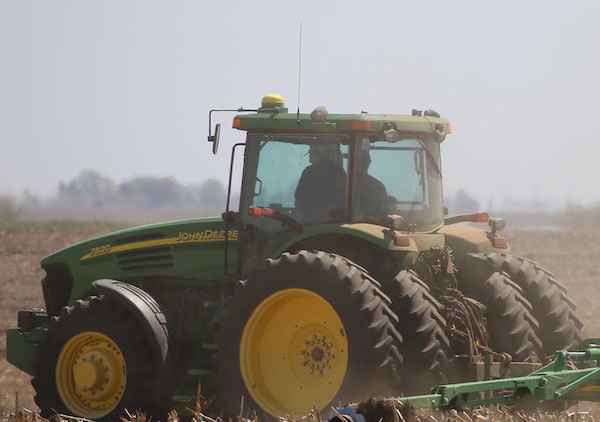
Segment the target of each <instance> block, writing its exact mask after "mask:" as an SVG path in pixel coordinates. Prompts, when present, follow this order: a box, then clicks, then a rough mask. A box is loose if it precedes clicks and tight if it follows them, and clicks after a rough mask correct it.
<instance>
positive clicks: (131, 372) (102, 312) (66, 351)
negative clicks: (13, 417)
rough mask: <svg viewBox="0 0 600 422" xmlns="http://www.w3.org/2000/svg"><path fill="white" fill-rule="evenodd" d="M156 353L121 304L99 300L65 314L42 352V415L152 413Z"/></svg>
mask: <svg viewBox="0 0 600 422" xmlns="http://www.w3.org/2000/svg"><path fill="white" fill-rule="evenodd" d="M154 366H155V365H154V361H153V358H152V352H151V347H150V345H149V343H148V340H147V338H146V337H145V335H144V334H143V331H142V329H141V327H140V326H139V324H138V323H137V322H136V321H135V320H134V319H133V317H132V316H131V315H130V314H129V313H128V312H127V311H125V309H123V307H122V306H121V305H119V304H118V303H117V302H115V301H113V300H111V299H109V298H107V297H97V296H93V297H90V298H88V299H86V300H80V301H78V302H77V303H76V304H75V305H73V306H70V307H65V308H63V310H62V312H61V315H60V316H59V317H58V318H57V319H56V320H55V321H53V323H52V324H51V325H50V327H49V328H48V331H47V333H46V334H45V335H44V339H43V341H42V343H41V345H40V348H39V354H38V360H37V361H36V363H35V365H34V367H35V374H34V378H33V380H32V384H33V386H34V388H35V390H36V396H35V401H36V403H37V404H38V406H39V407H40V410H41V414H42V416H44V417H49V416H52V415H55V414H56V413H57V412H58V413H65V414H69V415H76V416H80V417H84V418H87V419H94V420H97V421H110V420H116V419H118V418H119V416H121V415H122V414H123V412H124V410H125V409H129V410H130V411H135V410H137V409H141V410H143V411H148V410H149V409H150V408H151V405H152V403H153V398H154V379H155V370H156V369H155V367H154Z"/></svg>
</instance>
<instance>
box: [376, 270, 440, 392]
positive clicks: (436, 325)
mask: <svg viewBox="0 0 600 422" xmlns="http://www.w3.org/2000/svg"><path fill="white" fill-rule="evenodd" d="M381 285H382V289H383V292H384V293H385V294H386V295H388V296H389V297H390V299H391V300H392V306H391V307H392V311H394V313H395V314H396V315H397V316H398V323H397V324H396V328H397V329H398V331H399V332H400V334H401V335H402V339H403V342H402V346H401V349H400V352H401V354H402V356H403V358H404V364H403V365H402V367H401V370H400V375H401V378H402V380H403V383H402V391H403V392H404V393H405V394H410V395H412V394H419V393H422V394H424V393H426V392H428V391H429V389H430V388H431V387H432V386H434V385H439V384H443V383H446V382H447V381H448V364H449V363H448V356H449V349H450V341H449V339H448V337H447V336H446V333H445V330H446V320H445V319H444V317H443V316H442V315H441V314H440V309H441V305H440V303H439V302H438V301H437V300H436V299H435V298H434V297H433V296H432V295H431V293H430V291H429V287H428V286H427V284H425V282H424V281H422V280H421V279H420V278H419V277H418V276H417V274H415V273H414V272H413V271H411V270H402V271H400V272H399V273H398V275H397V276H396V277H395V278H394V279H393V280H386V281H382V282H381Z"/></svg>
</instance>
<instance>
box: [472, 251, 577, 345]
mask: <svg viewBox="0 0 600 422" xmlns="http://www.w3.org/2000/svg"><path fill="white" fill-rule="evenodd" d="M474 258H478V259H482V260H486V261H488V262H491V263H493V264H494V265H495V266H496V267H497V268H498V269H499V270H501V271H504V272H506V273H507V274H508V275H509V276H510V278H511V279H512V280H513V281H514V282H515V283H516V284H517V285H518V286H519V287H520V288H521V289H523V296H525V298H526V299H527V300H528V301H529V302H530V303H531V305H532V306H533V316H534V317H535V318H536V319H537V321H538V322H539V324H540V327H539V330H537V335H538V337H539V338H540V340H541V341H542V345H543V346H542V353H543V356H548V355H553V354H554V352H555V351H556V350H558V349H568V350H569V349H570V350H572V349H574V348H576V347H577V346H578V345H579V343H580V342H581V331H580V330H581V328H582V327H583V324H582V323H581V321H579V319H578V318H577V316H576V315H575V309H576V308H577V306H576V305H575V303H574V302H573V301H572V300H571V298H569V296H568V295H567V289H566V287H565V286H563V285H562V284H561V283H559V282H558V281H557V280H556V278H555V277H554V275H553V274H552V273H550V272H549V271H547V270H545V269H543V268H541V267H540V266H539V265H538V264H536V263H535V262H533V261H530V260H529V259H526V258H521V257H518V256H513V255H506V254H482V255H474Z"/></svg>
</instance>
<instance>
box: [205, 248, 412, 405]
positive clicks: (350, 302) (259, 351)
mask: <svg viewBox="0 0 600 422" xmlns="http://www.w3.org/2000/svg"><path fill="white" fill-rule="evenodd" d="M387 301H388V299H387V298H386V297H385V296H384V295H383V294H382V293H381V292H380V291H379V289H378V288H377V283H376V282H375V281H374V280H373V279H372V278H371V277H370V276H369V275H368V274H367V273H366V272H365V271H364V270H362V269H361V268H360V267H358V266H356V265H355V264H353V263H352V262H351V261H348V260H347V259H345V258H343V257H340V256H338V255H334V254H329V253H325V252H307V251H300V252H299V253H297V254H289V253H285V254H283V255H282V256H281V258H279V259H276V260H267V262H266V265H265V267H263V268H260V269H257V270H254V271H253V272H252V273H251V275H250V277H249V278H248V279H247V280H246V281H244V282H241V283H240V285H239V289H238V291H237V293H236V296H235V297H234V299H233V301H232V303H231V306H230V308H229V311H228V313H227V315H226V316H225V318H224V319H223V321H222V329H221V332H220V333H219V335H218V337H217V345H218V352H217V354H216V355H215V360H216V363H217V366H218V371H219V374H218V378H219V382H220V384H221V401H222V403H221V404H222V405H223V406H224V407H225V411H226V412H227V414H229V415H237V414H238V413H239V410H240V403H242V401H243V402H244V403H245V407H244V411H243V413H244V414H247V412H249V414H250V415H252V414H253V413H252V412H253V411H258V412H259V413H262V412H264V413H266V414H268V415H273V416H287V415H296V416H298V415H304V414H307V413H309V412H310V411H311V409H312V408H313V406H314V407H316V408H317V410H319V411H321V410H323V409H325V408H326V406H327V405H328V404H330V403H331V402H335V403H338V401H342V402H345V401H348V400H356V399H360V398H362V397H363V396H365V395H367V394H378V393H379V394H392V393H393V392H395V391H397V389H396V387H397V385H398V381H399V379H398V375H397V369H398V367H399V365H400V364H401V361H402V358H401V356H400V353H399V352H398V347H399V345H400V342H401V338H400V335H399V334H398V332H397V331H396V330H395V329H394V327H393V325H392V322H391V320H393V319H395V317H394V315H393V313H392V311H391V310H390V309H389V307H388V303H387Z"/></svg>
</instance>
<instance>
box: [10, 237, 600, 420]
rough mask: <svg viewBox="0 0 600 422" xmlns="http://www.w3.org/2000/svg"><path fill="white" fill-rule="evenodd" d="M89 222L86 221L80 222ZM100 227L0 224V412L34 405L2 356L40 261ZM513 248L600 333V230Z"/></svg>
mask: <svg viewBox="0 0 600 422" xmlns="http://www.w3.org/2000/svg"><path fill="white" fill-rule="evenodd" d="M82 227H85V226H82ZM111 230H112V229H111V228H109V227H108V226H104V227H100V228H51V227H50V228H40V227H37V228H5V229H1V228H0V333H1V338H0V413H4V412H7V411H10V410H12V409H14V406H15V393H18V397H19V404H20V405H21V406H23V407H25V408H28V409H36V407H35V404H34V402H33V394H34V393H33V389H32V388H31V386H30V384H29V382H30V377H29V376H27V375H26V374H23V373H21V372H20V371H18V370H17V369H16V368H14V367H12V366H11V365H9V364H8V363H7V362H6V361H5V360H4V359H5V358H4V357H5V354H6V344H5V337H4V333H5V331H6V329H7V328H9V327H12V326H14V324H15V323H16V315H17V310H19V309H28V308H31V307H43V300H42V294H41V287H40V279H41V270H40V269H39V261H40V259H41V258H42V257H44V256H45V255H47V254H49V253H51V252H53V251H56V250H58V249H60V248H62V247H65V246H67V245H69V244H72V243H74V242H77V241H80V240H84V239H86V238H88V237H91V236H94V235H98V234H101V233H105V232H108V231H111ZM505 235H506V236H507V237H509V240H510V241H511V243H512V251H513V253H514V254H516V255H521V256H524V257H526V258H530V259H532V260H535V261H537V262H539V263H540V264H541V265H542V266H543V267H545V268H548V269H550V270H551V271H553V272H554V274H555V275H556V276H557V278H558V279H559V280H560V281H562V282H563V283H564V284H565V285H566V286H567V288H568V289H569V293H570V295H571V297H572V298H573V299H574V300H575V302H576V303H577V304H578V315H579V317H580V318H581V320H582V321H583V323H584V330H583V334H584V336H586V337H594V336H595V337H600V322H599V319H598V316H599V313H598V311H597V308H596V307H597V306H598V305H599V302H600V301H599V298H600V295H598V291H597V290H596V289H597V288H598V285H597V283H598V280H600V237H599V235H600V232H597V233H593V232H592V233H585V232H579V233H568V232H554V231H513V232H507V233H505Z"/></svg>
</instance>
